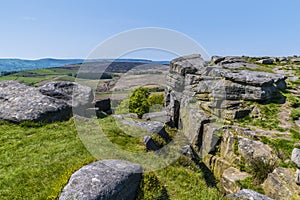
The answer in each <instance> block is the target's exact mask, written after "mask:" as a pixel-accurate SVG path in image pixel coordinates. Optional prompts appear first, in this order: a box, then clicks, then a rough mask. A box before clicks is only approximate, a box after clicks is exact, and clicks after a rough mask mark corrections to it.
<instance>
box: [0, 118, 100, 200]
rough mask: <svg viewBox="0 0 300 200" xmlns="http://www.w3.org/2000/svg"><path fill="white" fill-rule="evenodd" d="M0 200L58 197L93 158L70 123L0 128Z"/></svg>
mask: <svg viewBox="0 0 300 200" xmlns="http://www.w3.org/2000/svg"><path fill="white" fill-rule="evenodd" d="M0 143H1V146H0V185H1V187H0V196H1V199H47V198H55V197H57V196H58V195H59V193H60V191H61V189H62V187H63V186H64V185H65V184H66V183H67V181H68V178H69V176H70V175H71V173H72V172H74V171H75V170H77V169H79V168H80V167H81V166H83V165H84V164H86V163H89V162H92V161H94V158H93V157H92V156H91V155H90V154H89V152H88V151H87V150H86V149H85V147H84V146H83V144H82V143H81V141H80V139H79V138H78V136H77V133H76V131H75V126H74V124H73V121H72V120H70V121H66V122H57V123H53V124H45V125H39V124H35V125H34V124H29V123H27V124H26V123H23V124H22V125H15V124H10V123H6V122H1V125H0Z"/></svg>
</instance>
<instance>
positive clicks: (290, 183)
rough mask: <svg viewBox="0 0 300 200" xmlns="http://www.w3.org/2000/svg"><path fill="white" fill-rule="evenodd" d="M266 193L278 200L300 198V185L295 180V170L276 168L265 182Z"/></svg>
mask: <svg viewBox="0 0 300 200" xmlns="http://www.w3.org/2000/svg"><path fill="white" fill-rule="evenodd" d="M262 186H263V189H264V191H265V193H266V195H268V196H270V197H271V198H274V199H276V200H277V199H278V200H290V199H293V198H294V199H300V186H299V185H297V184H296V182H295V171H293V170H292V169H290V168H282V167H278V168H276V169H275V170H274V171H273V172H272V173H270V174H269V175H268V178H267V179H266V180H265V182H264V183H263V185H262Z"/></svg>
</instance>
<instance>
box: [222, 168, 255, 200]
mask: <svg viewBox="0 0 300 200" xmlns="http://www.w3.org/2000/svg"><path fill="white" fill-rule="evenodd" d="M249 176H250V175H249V174H248V173H246V172H241V171H240V170H238V169H236V168H233V167H230V168H228V169H226V170H225V171H224V173H223V175H222V178H221V180H220V183H221V186H222V189H223V190H224V191H225V193H226V194H232V193H235V192H237V191H239V190H240V189H241V188H240V186H239V185H238V183H237V181H242V180H244V179H245V178H247V177H249Z"/></svg>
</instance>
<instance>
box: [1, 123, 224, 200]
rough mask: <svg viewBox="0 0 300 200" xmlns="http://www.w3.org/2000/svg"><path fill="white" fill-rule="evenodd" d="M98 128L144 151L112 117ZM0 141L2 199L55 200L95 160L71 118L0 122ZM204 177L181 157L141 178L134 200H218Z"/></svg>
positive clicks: (116, 140) (124, 144)
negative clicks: (84, 167)
mask: <svg viewBox="0 0 300 200" xmlns="http://www.w3.org/2000/svg"><path fill="white" fill-rule="evenodd" d="M99 123H100V124H102V125H103V127H105V129H104V131H105V134H106V135H107V137H108V138H109V139H110V140H111V141H112V142H114V143H115V144H116V145H118V146H120V147H122V148H124V149H130V150H136V151H143V152H145V150H144V149H145V147H144V145H143V144H142V140H141V138H135V137H132V136H128V135H126V134H125V133H124V132H123V131H122V130H121V129H119V128H118V127H117V126H116V124H115V122H114V120H112V118H111V117H106V118H104V119H99ZM132 130H133V131H134V129H132ZM135 131H137V130H135ZM0 142H1V146H0V196H1V199H57V198H58V196H59V194H60V192H61V190H62V188H63V187H64V186H65V184H66V183H67V181H68V179H69V177H70V176H71V174H72V173H73V172H74V171H76V170H78V169H79V168H80V167H82V166H83V165H85V164H88V163H90V162H93V161H95V160H96V159H95V158H94V157H93V156H92V155H91V154H90V153H89V152H88V151H87V150H86V148H85V146H84V145H83V144H82V142H81V140H80V139H79V137H78V135H77V132H76V128H75V125H74V120H73V119H70V120H69V121H65V122H55V123H52V124H35V123H31V122H30V123H29V122H25V123H22V124H20V125H16V124H10V123H7V122H3V121H2V122H1V123H0ZM204 172H205V171H203V170H202V168H201V167H200V166H199V165H196V164H195V163H193V162H191V161H190V160H188V159H187V158H185V157H182V158H181V159H180V160H179V161H178V162H176V163H174V164H173V165H172V166H169V167H167V168H165V169H161V170H159V171H156V172H151V173H150V174H149V173H146V174H145V175H144V179H143V181H142V184H141V186H140V189H139V195H138V197H139V199H153V197H158V196H160V197H161V198H157V199H195V200H196V199H197V200H198V199H222V198H223V197H222V194H220V192H219V191H218V189H217V188H216V186H215V185H214V184H208V180H209V177H207V175H206V173H204ZM158 182H159V184H157V183H158ZM210 183H211V181H210ZM162 187H163V190H162ZM149 188H151V190H149Z"/></svg>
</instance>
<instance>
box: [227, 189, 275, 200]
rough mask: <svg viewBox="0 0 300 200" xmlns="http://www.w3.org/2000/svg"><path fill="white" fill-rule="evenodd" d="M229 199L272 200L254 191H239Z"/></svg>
mask: <svg viewBox="0 0 300 200" xmlns="http://www.w3.org/2000/svg"><path fill="white" fill-rule="evenodd" d="M227 197H229V198H230V199H245V200H272V199H271V198H269V197H267V196H265V195H263V194H260V193H257V192H255V191H253V190H248V189H243V190H240V191H238V192H237V193H234V194H230V195H228V196H227Z"/></svg>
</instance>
